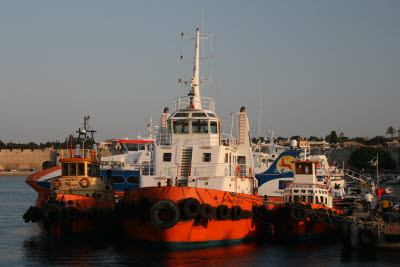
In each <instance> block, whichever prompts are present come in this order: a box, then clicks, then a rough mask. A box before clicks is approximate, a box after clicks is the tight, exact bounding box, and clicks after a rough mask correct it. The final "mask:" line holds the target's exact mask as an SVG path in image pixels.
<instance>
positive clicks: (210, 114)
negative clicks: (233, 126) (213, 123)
mask: <svg viewBox="0 0 400 267" xmlns="http://www.w3.org/2000/svg"><path fill="white" fill-rule="evenodd" d="M207 114H208V116H209V117H211V118H215V115H214V114H212V113H207Z"/></svg>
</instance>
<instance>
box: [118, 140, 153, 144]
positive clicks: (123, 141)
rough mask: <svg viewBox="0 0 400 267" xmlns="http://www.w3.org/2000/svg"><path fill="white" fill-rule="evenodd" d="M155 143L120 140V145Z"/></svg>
mask: <svg viewBox="0 0 400 267" xmlns="http://www.w3.org/2000/svg"><path fill="white" fill-rule="evenodd" d="M144 143H154V141H153V140H118V144H144Z"/></svg>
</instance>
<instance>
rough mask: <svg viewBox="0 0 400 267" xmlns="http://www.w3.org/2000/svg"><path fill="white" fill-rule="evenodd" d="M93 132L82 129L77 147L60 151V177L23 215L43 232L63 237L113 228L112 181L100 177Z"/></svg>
mask: <svg viewBox="0 0 400 267" xmlns="http://www.w3.org/2000/svg"><path fill="white" fill-rule="evenodd" d="M90 132H91V133H92V138H90V137H89V138H88V136H87V133H88V132H87V131H86V130H81V129H79V131H78V133H79V137H78V144H77V145H76V148H75V150H72V149H71V150H69V153H61V154H60V163H61V177H57V178H52V179H51V181H50V191H49V192H48V193H42V194H39V196H38V198H37V200H36V203H35V205H34V206H31V207H30V208H29V209H28V210H27V211H26V212H25V214H24V216H23V219H24V220H25V222H26V223H28V222H29V221H32V222H33V223H37V224H38V225H39V227H40V229H41V232H42V233H44V234H47V235H49V236H53V237H64V236H70V235H74V234H87V233H92V232H96V231H103V230H106V229H111V228H112V227H110V223H111V222H112V220H111V215H112V214H113V209H114V189H113V184H112V181H110V180H109V179H103V178H102V177H101V176H100V160H99V156H98V153H97V147H96V144H95V142H94V139H93V132H95V131H90ZM85 142H87V143H92V144H93V147H92V149H85V147H84V145H85ZM80 144H82V149H81V148H80Z"/></svg>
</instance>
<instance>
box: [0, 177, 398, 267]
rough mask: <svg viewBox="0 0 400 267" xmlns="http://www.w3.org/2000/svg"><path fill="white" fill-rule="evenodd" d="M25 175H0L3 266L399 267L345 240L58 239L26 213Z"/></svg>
mask: <svg viewBox="0 0 400 267" xmlns="http://www.w3.org/2000/svg"><path fill="white" fill-rule="evenodd" d="M24 181H25V177H0V266H6V265H7V266H21V265H23V266H26V265H29V266H31V265H32V266H40V265H100V266H105V265H107V266H116V265H136V264H137V265H147V266H149V265H154V266H166V265H169V266H175V265H182V264H187V265H193V266H194V265H203V266H204V265H210V266H221V265H222V266H237V265H239V266H244V265H250V266H266V265H267V264H272V265H294V264H301V265H318V266H320V265H329V266H333V265H344V264H348V265H350V264H351V265H372V264H374V265H376V264H379V265H382V266H383V265H395V264H396V265H398V264H400V253H399V251H368V252H359V251H357V252H355V251H345V250H344V249H343V247H342V245H341V243H339V242H327V241H322V242H321V241H319V242H303V243H296V244H282V243H278V242H274V243H272V242H264V243H263V244H254V243H253V244H247V245H242V246H238V247H231V248H216V249H205V250H198V251H186V252H169V253H167V252H164V253H163V252H159V251H155V250H148V249H147V250H146V249H143V248H141V247H140V245H137V244H133V243H131V242H126V241H120V240H106V241H104V240H103V241H98V240H97V241H90V240H75V241H55V240H50V239H47V238H45V237H43V236H41V235H40V233H39V231H38V229H37V228H36V227H35V225H34V224H32V223H28V224H26V223H25V222H24V221H23V220H22V215H23V214H24V212H25V211H26V209H27V208H28V207H29V205H31V204H32V203H34V200H35V198H36V196H37V194H36V192H34V191H33V190H32V189H31V188H30V187H29V186H28V185H27V184H25V182H24Z"/></svg>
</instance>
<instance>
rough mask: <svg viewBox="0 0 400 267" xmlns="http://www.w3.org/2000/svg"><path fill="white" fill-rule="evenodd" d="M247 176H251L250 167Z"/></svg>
mask: <svg viewBox="0 0 400 267" xmlns="http://www.w3.org/2000/svg"><path fill="white" fill-rule="evenodd" d="M249 176H251V167H250V168H249Z"/></svg>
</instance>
